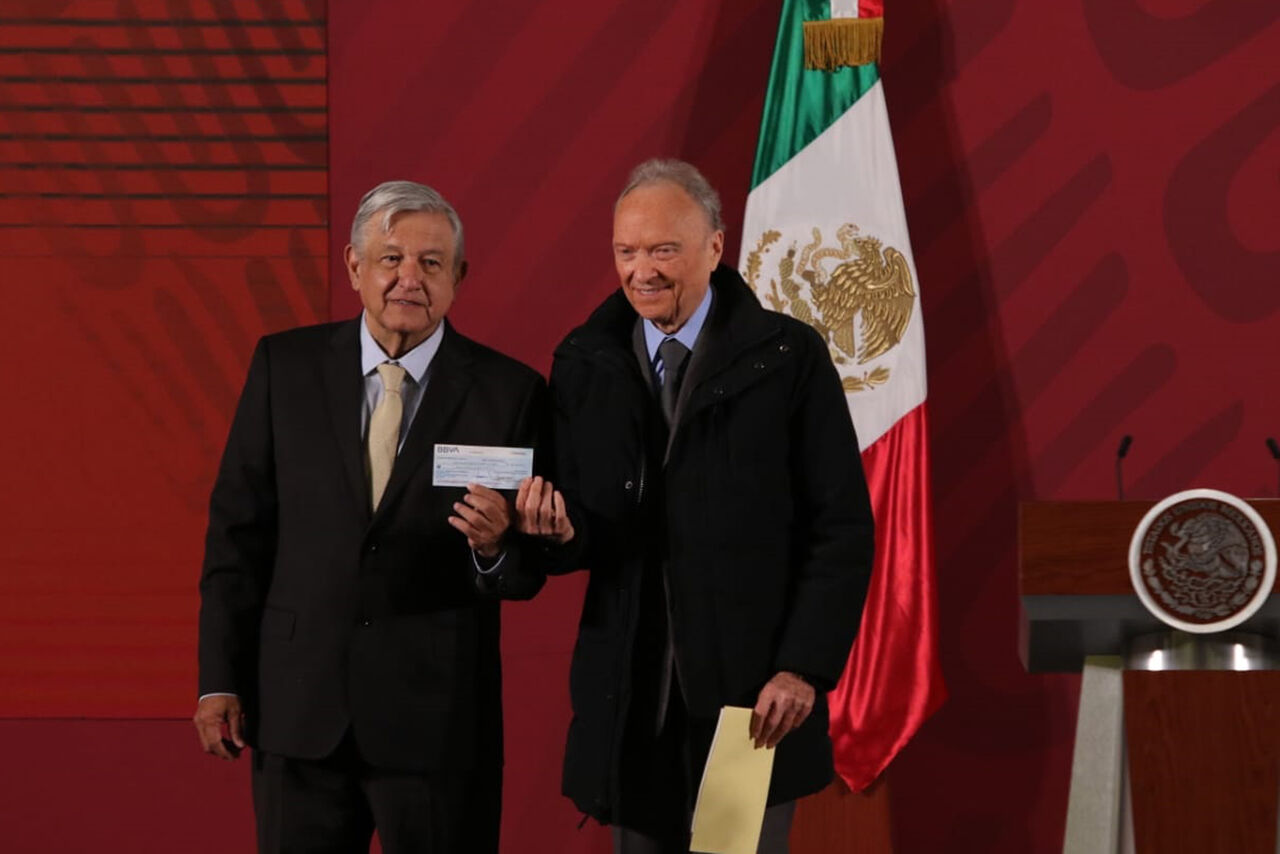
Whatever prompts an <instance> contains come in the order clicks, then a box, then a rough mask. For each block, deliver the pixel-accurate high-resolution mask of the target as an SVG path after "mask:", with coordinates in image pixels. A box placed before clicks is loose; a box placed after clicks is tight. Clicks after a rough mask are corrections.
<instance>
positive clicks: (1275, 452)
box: [1267, 436, 1280, 495]
mask: <svg viewBox="0 0 1280 854" xmlns="http://www.w3.org/2000/svg"><path fill="white" fill-rule="evenodd" d="M1267 450H1268V451H1270V452H1271V456H1272V458H1273V459H1274V460H1275V461H1276V463H1277V466H1276V495H1280V444H1277V443H1276V437H1275V436H1268V437H1267Z"/></svg>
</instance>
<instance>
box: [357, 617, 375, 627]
mask: <svg viewBox="0 0 1280 854" xmlns="http://www.w3.org/2000/svg"><path fill="white" fill-rule="evenodd" d="M360 625H362V626H364V627H365V628H366V629H367V628H369V627H370V626H372V625H373V620H370V619H369V618H368V617H365V618H364V619H363V620H361V621H360Z"/></svg>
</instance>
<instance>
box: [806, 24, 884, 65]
mask: <svg viewBox="0 0 1280 854" xmlns="http://www.w3.org/2000/svg"><path fill="white" fill-rule="evenodd" d="M883 33H884V18H832V19H831V20H829V21H805V22H804V67H805V68H807V69H809V70H811V71H835V70H836V69H837V68H844V67H845V66H853V65H867V64H869V63H872V62H879V61H880V37H881V35H882V34H883Z"/></svg>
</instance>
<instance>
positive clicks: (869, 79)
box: [740, 0, 946, 791]
mask: <svg viewBox="0 0 1280 854" xmlns="http://www.w3.org/2000/svg"><path fill="white" fill-rule="evenodd" d="M880 6H881V2H880V0H861V2H858V0H783V5H782V21H781V23H780V24H779V26H778V41H777V46H776V48H775V52H774V57H773V68H772V70H771V72H770V75H769V89H768V93H767V94H766V97H765V105H764V118H763V120H762V122H761V127H760V141H759V145H758V147H757V149H756V162H755V171H754V173H753V174H752V179H751V185H752V189H751V193H750V195H749V196H748V197H747V210H746V216H745V222H744V223H743V233H742V259H741V265H740V266H741V268H742V271H743V275H744V276H745V277H746V279H747V281H748V283H749V284H750V285H751V286H752V288H754V289H755V292H756V295H757V296H758V297H759V299H760V301H761V302H762V303H763V304H764V305H765V306H766V307H768V308H772V309H774V310H776V311H781V312H784V313H786V314H789V315H791V316H792V317H795V318H797V319H799V320H803V321H804V322H806V323H808V324H810V325H811V326H813V327H814V328H815V329H817V330H818V332H819V334H821V335H822V336H823V337H824V338H825V339H826V341H827V346H828V349H829V351H830V353H831V358H832V360H833V361H834V362H835V365H836V368H837V370H838V371H839V373H840V377H841V379H842V381H843V384H844V389H845V395H846V397H847V398H848V401H849V411H850V412H851V413H852V414H853V422H854V425H855V427H856V428H857V433H858V441H859V444H860V445H861V452H862V463H863V466H864V468H865V469H866V473H867V482H868V485H869V486H870V489H871V502H872V507H873V508H874V511H875V518H876V557H875V568H874V571H873V574H872V578H871V589H870V591H869V593H868V598H867V606H866V611H865V613H864V614H863V618H862V627H861V630H860V631H859V633H858V640H857V642H856V643H855V644H854V647H853V651H852V653H851V654H850V657H849V663H848V665H847V666H846V668H845V672H844V675H843V677H842V678H841V680H840V684H839V685H838V686H837V687H836V689H835V690H834V691H833V692H832V693H831V694H830V695H829V697H828V700H829V701H830V705H831V737H832V741H833V742H834V745H835V764H836V770H837V771H838V772H839V774H840V776H841V777H843V778H844V780H845V782H847V783H848V784H849V786H850V788H852V789H853V790H854V791H860V790H862V789H864V788H866V787H867V786H868V785H870V784H871V783H872V782H873V781H874V780H875V779H876V778H877V777H878V776H879V775H880V773H881V772H882V771H883V770H884V769H885V767H886V766H887V765H888V764H889V762H890V761H891V760H892V759H893V757H894V756H895V755H896V754H897V752H898V750H900V749H901V748H902V746H903V745H904V744H906V743H907V741H908V740H909V739H910V738H911V736H912V735H913V734H914V733H915V731H916V729H917V728H919V726H920V724H921V723H923V722H924V720H925V719H926V718H927V717H928V716H929V715H930V714H932V713H933V712H934V710H936V709H937V708H938V706H939V705H941V703H942V701H943V700H944V699H945V697H946V688H945V686H944V685H943V682H942V673H941V669H940V667H939V665H938V658H937V634H938V633H937V615H936V596H935V591H934V559H933V535H932V518H931V502H930V496H929V446H928V425H927V420H926V410H925V394H926V386H925V360H924V327H923V325H922V321H921V317H920V289H919V287H918V282H917V279H916V269H915V263H914V262H913V260H912V257H911V243H910V240H909V238H908V235H907V221H906V216H905V213H904V211H903V206H902V190H901V188H900V187H899V185H898V168H897V163H896V161H895V159H894V153H893V139H892V137H891V135H890V133H889V116H888V112H887V110H886V109H885V100H884V89H883V88H882V86H881V85H880V72H879V68H878V67H877V65H876V62H877V60H878V58H879V48H880V33H881V23H882V18H881V10H880Z"/></svg>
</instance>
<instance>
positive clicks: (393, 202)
mask: <svg viewBox="0 0 1280 854" xmlns="http://www.w3.org/2000/svg"><path fill="white" fill-rule="evenodd" d="M408 211H425V212H427V213H438V214H444V216H445V218H446V219H448V220H449V226H450V227H451V228H452V229H453V270H454V273H457V272H458V270H460V269H461V268H462V261H463V257H464V243H463V239H462V220H461V219H459V218H458V212H457V211H455V210H454V209H453V205H451V204H449V203H448V202H447V201H445V199H444V196H442V195H440V194H439V193H438V192H436V191H435V190H433V189H432V188H431V187H428V186H427V185H426V184H418V183H416V182H414V181H385V182H383V183H381V184H379V185H378V186H376V187H374V188H373V189H372V190H370V191H369V192H367V193H365V194H364V198H362V199H361V200H360V205H359V206H358V207H357V208H356V215H355V218H354V219H352V220H351V245H352V246H354V247H355V248H356V250H357V251H359V250H360V249H362V248H363V246H362V243H363V241H364V228H365V225H366V224H367V223H368V222H369V220H371V219H373V217H374V216H376V215H381V217H382V231H383V233H387V232H390V231H391V220H392V219H393V218H395V216H396V214H401V213H405V212H408Z"/></svg>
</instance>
